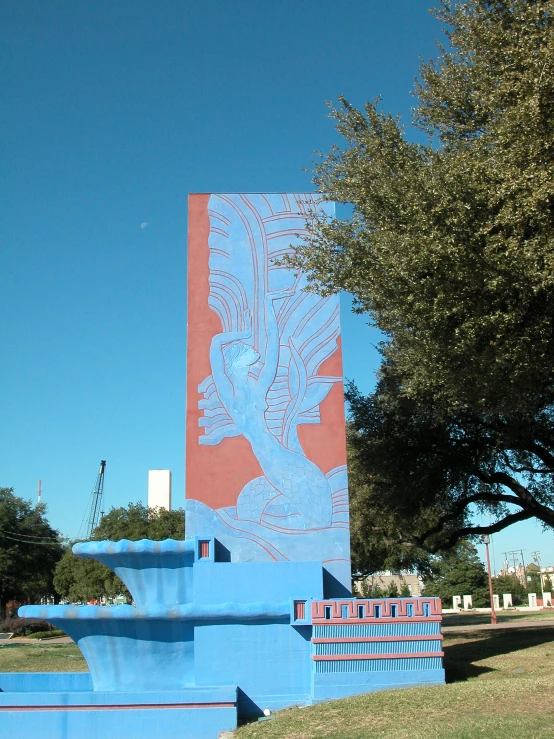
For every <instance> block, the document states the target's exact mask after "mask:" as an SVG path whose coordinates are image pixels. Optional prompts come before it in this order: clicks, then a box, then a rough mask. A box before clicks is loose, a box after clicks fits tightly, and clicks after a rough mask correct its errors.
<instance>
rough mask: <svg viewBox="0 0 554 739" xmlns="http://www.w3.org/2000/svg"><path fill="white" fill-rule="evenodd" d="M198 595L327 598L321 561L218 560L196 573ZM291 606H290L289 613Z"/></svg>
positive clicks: (205, 599)
mask: <svg viewBox="0 0 554 739" xmlns="http://www.w3.org/2000/svg"><path fill="white" fill-rule="evenodd" d="M194 597H195V600H196V602H198V603H217V602H220V601H221V600H230V599H233V600H236V601H239V602H242V603H250V602H253V601H255V600H257V599H260V598H261V599H263V600H265V601H266V602H267V603H270V602H285V601H286V602H287V603H288V601H289V600H290V598H295V597H299V598H313V599H318V598H323V577H322V569H321V563H320V562H236V563H235V562H233V563H227V562H217V563H215V564H213V565H212V566H211V567H210V568H209V570H208V569H207V568H206V569H205V570H202V575H201V576H199V577H195V580H194ZM289 614H290V607H288V608H287V616H288V615H289Z"/></svg>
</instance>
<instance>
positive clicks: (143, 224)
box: [140, 221, 148, 231]
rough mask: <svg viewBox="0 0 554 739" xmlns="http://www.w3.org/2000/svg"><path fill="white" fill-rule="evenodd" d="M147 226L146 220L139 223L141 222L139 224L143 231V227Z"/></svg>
mask: <svg viewBox="0 0 554 739" xmlns="http://www.w3.org/2000/svg"><path fill="white" fill-rule="evenodd" d="M147 226H148V223H147V222H146V221H145V222H144V223H141V224H140V227H141V228H142V230H143V231H144V229H145V228H146V227H147Z"/></svg>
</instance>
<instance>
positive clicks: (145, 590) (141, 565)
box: [73, 539, 194, 606]
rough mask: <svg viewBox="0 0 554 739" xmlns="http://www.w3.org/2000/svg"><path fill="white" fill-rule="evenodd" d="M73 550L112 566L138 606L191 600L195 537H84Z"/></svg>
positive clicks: (83, 556)
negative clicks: (104, 539)
mask: <svg viewBox="0 0 554 739" xmlns="http://www.w3.org/2000/svg"><path fill="white" fill-rule="evenodd" d="M73 553H74V554H75V555H76V556H77V557H80V558H82V559H96V560H97V561H98V562H102V564H104V565H106V567H109V568H110V569H111V570H113V571H114V572H115V573H116V575H117V576H118V577H120V578H121V579H122V580H123V582H124V583H125V585H126V586H127V588H128V590H129V591H130V592H131V593H132V594H133V598H134V601H135V603H136V604H137V606H149V605H153V604H162V605H168V606H170V605H176V604H177V603H188V602H190V601H192V600H193V574H192V565H193V563H194V539H185V540H184V541H177V540H176V539H165V540H164V541H151V540H150V539H141V540H140V541H129V540H128V539H122V540H121V541H86V542H81V543H79V544H75V545H74V546H73Z"/></svg>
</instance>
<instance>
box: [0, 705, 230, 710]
mask: <svg viewBox="0 0 554 739" xmlns="http://www.w3.org/2000/svg"><path fill="white" fill-rule="evenodd" d="M235 705H236V704H235V703H145V704H140V703H133V704H128V703H123V704H114V705H88V706H0V712H2V711H6V712H7V711H156V710H162V709H163V710H164V711H165V710H178V709H182V708H234V707H235Z"/></svg>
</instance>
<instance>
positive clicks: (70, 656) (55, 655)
mask: <svg viewBox="0 0 554 739" xmlns="http://www.w3.org/2000/svg"><path fill="white" fill-rule="evenodd" d="M87 670H88V667H87V663H86V662H85V659H84V657H83V655H82V654H81V652H80V650H79V648H78V647H77V646H76V645H75V644H48V643H47V642H46V643H42V642H37V643H31V644H9V643H8V644H3V645H2V646H0V672H86V671H87Z"/></svg>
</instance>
